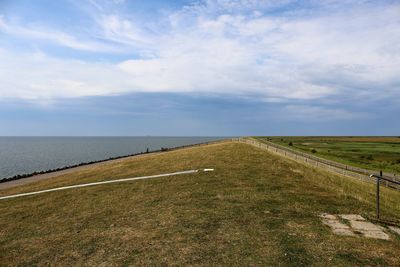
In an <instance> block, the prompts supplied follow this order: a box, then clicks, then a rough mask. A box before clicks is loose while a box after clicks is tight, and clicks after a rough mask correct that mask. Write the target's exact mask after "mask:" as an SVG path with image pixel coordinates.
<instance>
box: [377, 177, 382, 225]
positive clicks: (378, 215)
mask: <svg viewBox="0 0 400 267" xmlns="http://www.w3.org/2000/svg"><path fill="white" fill-rule="evenodd" d="M381 177H382V171H380V175H379V176H378V177H376V218H377V219H378V220H379V217H380V207H379V204H380V203H379V193H380V192H379V184H380V180H381V179H380V178H381Z"/></svg>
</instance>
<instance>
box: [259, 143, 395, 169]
mask: <svg viewBox="0 0 400 267" xmlns="http://www.w3.org/2000/svg"><path fill="white" fill-rule="evenodd" d="M258 139H261V140H263V139H264V140H268V141H270V142H274V143H276V144H279V145H283V146H286V147H289V148H292V149H296V150H298V151H301V152H306V153H310V154H313V155H315V156H319V157H321V158H326V159H330V160H334V161H337V162H341V163H344V164H348V165H352V166H355V167H361V168H365V169H371V170H376V171H378V170H383V171H384V172H390V173H395V174H400V137H364V136H363V137H349V136H346V137H336V136H335V137H329V136H328V137H303V136H302V137H300V136H299V137H285V136H282V137H258Z"/></svg>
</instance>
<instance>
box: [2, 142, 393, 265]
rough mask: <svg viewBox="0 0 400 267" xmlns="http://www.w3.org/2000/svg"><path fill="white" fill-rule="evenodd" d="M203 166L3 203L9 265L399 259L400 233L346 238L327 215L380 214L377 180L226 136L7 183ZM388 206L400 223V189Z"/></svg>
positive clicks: (388, 195) (388, 194)
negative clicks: (181, 172) (316, 165)
mask: <svg viewBox="0 0 400 267" xmlns="http://www.w3.org/2000/svg"><path fill="white" fill-rule="evenodd" d="M205 167H207V168H215V171H214V172H212V173H198V174H191V175H182V176H176V177H167V178H160V179H152V180H143V181H135V182H131V183H130V182H129V183H121V184H109V185H103V186H96V187H88V188H81V189H71V190H68V191H58V192H53V193H48V194H42V195H37V196H30V197H23V198H16V199H10V200H3V201H1V202H0V265H1V266H7V265H101V264H102V265H104V266H128V265H138V264H146V265H162V264H163V265H221V264H223V265H273V266H277V265H282V266H300V265H315V266H321V265H325V266H326V265H336V266H337V265H339V266H340V265H342V266H348V265H393V266H396V265H397V266H399V265H400V258H399V257H398V253H399V251H400V238H399V237H395V236H394V235H392V240H390V241H383V240H375V239H367V238H362V237H341V236H336V235H333V234H332V233H331V231H330V230H329V228H328V227H326V226H324V225H322V224H321V223H320V220H319V218H318V217H317V215H318V214H319V213H321V212H329V213H332V214H337V213H357V214H361V215H363V216H365V217H367V218H373V216H374V196H375V195H374V193H375V188H374V186H373V185H372V184H367V183H363V182H359V181H356V180H352V179H350V178H346V177H341V176H336V175H333V174H330V173H327V172H324V171H321V170H317V169H313V168H310V167H307V166H304V165H301V164H299V163H296V162H293V161H290V160H288V159H285V158H283V157H279V156H276V155H272V154H269V153H268V152H267V151H265V150H261V149H258V148H255V147H252V146H250V145H246V144H240V143H233V142H226V143H220V144H214V145H209V146H202V147H194V148H188V149H184V150H177V151H171V152H166V153H159V154H152V155H148V156H143V157H138V158H131V159H126V160H124V161H119V162H116V163H110V164H105V165H99V166H94V167H93V168H89V169H85V170H80V171H77V172H74V173H70V174H66V175H62V176H59V177H56V178H53V179H49V180H42V181H38V182H36V183H32V184H27V185H23V186H20V187H17V188H9V189H5V190H2V191H0V195H8V194H14V193H21V192H27V191H33V190H40V189H46V188H52V187H57V186H63V185H71V184H77V183H86V182H95V181H101V180H105V179H108V178H113V179H117V178H124V177H134V176H142V175H152V174H159V173H166V172H174V171H179V170H187V169H197V168H205ZM381 195H382V200H381V201H382V214H383V217H384V218H385V219H387V220H391V221H397V222H399V220H400V192H398V191H394V190H390V189H387V188H383V189H382V192H381Z"/></svg>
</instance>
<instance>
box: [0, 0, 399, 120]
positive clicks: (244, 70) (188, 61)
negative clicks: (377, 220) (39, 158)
mask: <svg viewBox="0 0 400 267" xmlns="http://www.w3.org/2000/svg"><path fill="white" fill-rule="evenodd" d="M324 3H325V5H322V4H321V5H320V6H319V8H323V7H324V6H328V7H332V6H333V7H336V6H337V3H336V2H330V3H328V2H324ZM277 5H278V4H276V3H272V2H271V1H251V0H250V1H244V0H243V1H232V0H229V1H228V0H220V1H206V2H200V4H195V5H192V6H189V7H186V8H183V9H181V10H179V11H176V12H173V13H170V14H167V16H165V17H163V18H161V19H160V20H159V23H162V25H158V26H159V29H158V31H155V32H154V31H152V30H149V27H148V23H150V24H151V25H152V27H154V22H147V21H144V22H141V23H139V22H137V21H134V20H132V19H129V18H126V17H124V16H122V15H120V14H116V13H112V14H108V13H107V12H104V13H102V14H97V15H96V16H95V18H96V23H97V27H98V30H97V31H96V33H95V34H94V36H96V37H100V38H101V39H105V40H107V41H108V42H113V43H118V44H123V45H124V46H125V48H128V49H130V50H131V51H132V53H136V54H140V55H144V56H142V57H139V58H132V59H128V60H124V61H122V62H119V63H117V64H114V63H98V62H85V61H83V60H81V61H76V60H61V59H56V58H51V57H49V56H41V57H39V58H38V57H37V56H35V55H29V54H27V53H25V54H24V55H23V56H21V55H18V54H17V53H16V52H14V53H10V51H0V60H1V62H0V68H1V69H5V70H6V71H5V72H2V73H0V81H1V82H2V85H0V98H5V97H16V98H30V99H38V100H39V99H53V98H62V97H81V96H92V95H114V94H123V93H129V92H200V93H218V94H237V95H246V96H249V95H255V96H256V97H258V98H260V99H261V100H262V99H264V100H265V101H273V102H283V101H289V100H313V99H323V98H327V97H330V96H333V95H334V96H336V97H340V96H342V97H343V98H351V97H357V96H362V97H369V98H373V97H375V96H376V95H379V96H380V97H386V98H393V97H395V96H399V94H400V92H399V90H398V86H399V84H400V78H399V76H398V73H399V71H400V50H399V47H398V43H400V22H399V19H398V18H399V14H400V5H398V4H392V5H390V6H369V5H360V6H357V5H349V6H348V8H347V9H346V10H345V11H343V10H341V12H339V11H337V10H336V9H334V10H332V12H326V10H323V11H321V12H316V14H313V16H311V17H308V16H303V11H299V12H298V14H297V13H296V12H292V13H289V14H286V13H284V14H281V15H279V14H274V15H268V12H266V13H265V12H263V9H265V8H266V9H267V11H268V10H273V9H274V8H276V7H277ZM280 5H284V3H282V2H281V3H280ZM321 6H322V7H321ZM243 10H244V11H245V12H244V11H243ZM242 11H243V12H242ZM249 11H251V12H249ZM96 12H98V9H97V10H96ZM265 14H266V15H265ZM166 22H168V23H166ZM0 30H2V31H5V32H7V33H8V34H13V35H16V36H21V37H24V38H31V39H45V40H48V41H51V42H54V43H58V44H60V45H63V46H67V47H71V48H74V49H79V50H89V51H92V50H93V51H105V50H107V51H113V50H114V49H115V50H118V49H119V48H120V46H112V47H110V46H109V44H107V45H106V44H104V43H101V42H98V41H96V42H94V41H90V40H91V39H90V38H88V40H85V41H81V40H80V39H78V38H77V37H74V36H73V35H67V34H64V33H62V32H58V31H49V30H43V29H37V28H34V27H29V26H24V27H22V26H18V25H9V24H7V23H6V22H5V20H4V19H2V20H1V19H0ZM89 37H90V36H89ZM92 37H93V36H92ZM108 49H109V50H108ZM37 66H40V67H37ZM313 111H315V110H313ZM341 114H344V115H345V113H341Z"/></svg>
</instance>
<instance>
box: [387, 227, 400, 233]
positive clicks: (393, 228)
mask: <svg viewBox="0 0 400 267" xmlns="http://www.w3.org/2000/svg"><path fill="white" fill-rule="evenodd" d="M389 229H390V230H392V231H393V232H395V233H396V234H398V235H400V228H399V227H394V226H389Z"/></svg>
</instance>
